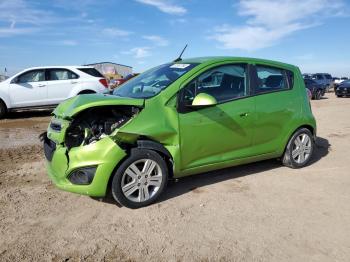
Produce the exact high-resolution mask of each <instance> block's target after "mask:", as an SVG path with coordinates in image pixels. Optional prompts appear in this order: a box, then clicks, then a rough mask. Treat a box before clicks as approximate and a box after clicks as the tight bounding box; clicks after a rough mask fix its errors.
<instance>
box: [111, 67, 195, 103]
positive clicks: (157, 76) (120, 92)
mask: <svg viewBox="0 0 350 262" xmlns="http://www.w3.org/2000/svg"><path fill="white" fill-rule="evenodd" d="M196 65H197V64H174V63H169V64H164V65H160V66H157V67H155V68H152V69H150V70H148V71H146V72H145V73H142V74H140V75H139V76H137V77H135V78H133V79H131V80H129V81H128V82H126V83H124V84H122V85H121V86H119V87H118V88H117V89H116V90H115V91H114V92H113V95H116V96H121V97H131V98H149V97H153V96H155V95H157V94H159V93H160V92H161V91H162V90H164V89H165V88H167V87H168V86H169V85H170V84H171V83H173V82H174V81H175V80H177V79H178V78H179V77H181V76H182V75H184V74H185V73H187V72H188V71H190V70H191V69H192V68H194V67H195V66H196Z"/></svg>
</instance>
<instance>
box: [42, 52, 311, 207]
mask: <svg viewBox="0 0 350 262" xmlns="http://www.w3.org/2000/svg"><path fill="white" fill-rule="evenodd" d="M305 90H306V89H305V86H304V81H303V78H302V76H301V73H300V71H299V69H298V68H297V67H295V66H292V65H289V64H284V63H280V62H274V61H268V60H261V59H252V58H237V57H205V58H194V59H186V60H180V61H177V62H171V63H167V64H163V65H160V66H158V67H155V68H153V69H150V70H148V71H146V72H145V73H143V74H141V75H139V76H137V77H136V78H133V79H132V80H130V81H129V82H126V83H125V84H123V85H121V86H120V87H118V89H116V90H115V91H114V93H113V94H111V95H101V94H99V95H98V94H88V95H80V96H77V97H74V98H71V99H68V100H66V101H65V102H63V103H61V104H60V105H59V106H58V107H57V108H56V109H55V110H54V112H53V118H52V120H51V122H50V125H49V127H48V130H47V134H45V135H44V152H45V156H46V158H47V170H48V174H49V176H50V178H51V179H52V181H53V182H54V183H55V184H56V186H57V187H58V188H60V189H62V190H66V191H70V192H74V193H79V194H86V195H89V196H94V197H104V196H106V194H107V193H109V192H111V193H112V195H113V198H114V199H115V200H116V201H117V202H119V203H120V204H122V205H124V206H126V207H130V208H139V207H143V206H146V205H149V204H151V203H153V202H155V201H156V200H157V199H158V198H159V196H160V195H161V194H162V192H164V191H165V188H166V185H167V181H168V180H169V179H172V178H179V177H184V176H188V175H193V174H199V173H203V172H208V171H212V170H216V169H220V168H226V167H230V166H235V165H241V164H245V163H250V162H256V161H260V160H264V159H271V158H280V159H281V160H282V163H283V164H284V165H286V166H288V167H291V168H300V167H303V166H305V165H306V164H307V163H308V162H309V161H310V159H311V157H312V154H313V151H314V143H315V137H316V122H315V118H314V117H313V115H312V112H311V108H310V104H309V100H308V97H307V95H306V91H305Z"/></svg>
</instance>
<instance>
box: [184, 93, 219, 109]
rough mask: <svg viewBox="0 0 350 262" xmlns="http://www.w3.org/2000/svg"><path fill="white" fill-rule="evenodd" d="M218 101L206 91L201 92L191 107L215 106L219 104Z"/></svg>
mask: <svg viewBox="0 0 350 262" xmlns="http://www.w3.org/2000/svg"><path fill="white" fill-rule="evenodd" d="M217 103H218V102H217V101H216V99H215V97H213V96H211V95H208V94H206V93H200V94H198V95H196V97H195V98H194V99H193V101H192V105H190V106H189V107H191V108H204V107H209V106H215V105H217Z"/></svg>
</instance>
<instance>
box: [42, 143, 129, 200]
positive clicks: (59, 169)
mask: <svg viewBox="0 0 350 262" xmlns="http://www.w3.org/2000/svg"><path fill="white" fill-rule="evenodd" d="M48 141H49V140H48V139H45V140H44V143H46V144H47V143H48ZM44 146H47V145H44ZM125 156H126V153H125V152H124V150H123V149H121V148H120V147H119V146H118V145H117V144H116V143H115V142H114V141H113V140H112V139H111V138H109V137H105V138H103V139H101V140H100V141H97V142H96V143H93V144H90V145H86V146H80V147H75V148H72V149H71V150H69V151H67V148H65V147H63V146H62V145H56V148H55V149H54V150H53V152H52V155H51V161H50V160H49V159H50V158H48V157H47V156H46V157H47V171H48V175H49V177H50V179H51V180H52V181H53V183H54V184H55V185H56V186H57V187H58V188H59V189H62V190H64V191H69V192H73V193H78V194H84V195H89V196H95V197H103V196H105V195H106V191H107V186H108V181H109V179H110V177H111V175H112V173H113V171H114V168H115V167H116V165H117V164H118V163H119V162H120V161H121V160H122V159H123V158H124V157H125ZM91 166H96V167H97V168H96V172H95V176H94V178H93V180H92V182H91V184H89V185H76V184H72V183H71V182H70V181H69V180H68V176H69V175H70V174H71V172H72V171H74V170H77V169H79V168H82V167H91Z"/></svg>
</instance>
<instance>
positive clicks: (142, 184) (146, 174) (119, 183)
mask: <svg viewBox="0 0 350 262" xmlns="http://www.w3.org/2000/svg"><path fill="white" fill-rule="evenodd" d="M167 182H168V169H167V165H166V163H165V161H164V159H163V158H162V157H161V156H160V155H159V154H158V153H156V152H155V151H152V150H143V149H133V150H131V153H130V156H129V157H128V158H127V159H126V160H125V161H124V162H123V163H122V164H121V165H120V166H119V168H118V169H117V171H116V172H115V174H114V177H113V180H112V185H111V191H112V196H113V198H114V199H115V200H116V201H117V202H118V203H120V204H121V205H123V206H125V207H129V208H140V207H144V206H147V205H150V204H152V203H154V202H155V201H156V200H157V199H158V198H159V196H160V195H161V194H162V193H163V191H164V190H165V188H166V185H167Z"/></svg>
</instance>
